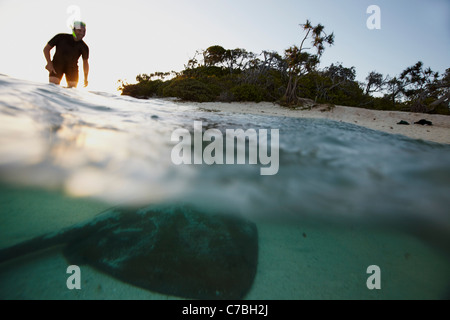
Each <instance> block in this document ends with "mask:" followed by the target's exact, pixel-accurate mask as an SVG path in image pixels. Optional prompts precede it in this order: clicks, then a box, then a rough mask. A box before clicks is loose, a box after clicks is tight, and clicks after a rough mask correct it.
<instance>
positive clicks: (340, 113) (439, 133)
mask: <svg viewBox="0 0 450 320" xmlns="http://www.w3.org/2000/svg"><path fill="white" fill-rule="evenodd" d="M190 104H191V105H193V106H195V107H197V108H198V109H200V110H206V111H215V112H231V113H246V114H258V115H268V116H279V117H294V118H316V119H317V118H318V119H330V120H335V121H340V122H347V123H352V124H356V125H359V126H363V127H366V128H369V129H373V130H378V131H383V132H386V133H391V134H400V135H404V136H407V137H409V138H413V139H421V140H425V141H431V142H437V143H443V144H450V116H447V115H440V114H425V113H413V112H403V111H384V110H372V109H364V108H357V107H347V106H339V105H337V106H335V107H334V108H332V109H331V110H327V109H328V108H327V105H317V106H315V107H312V108H311V109H300V108H292V109H291V108H287V107H282V106H280V105H278V104H275V103H271V102H259V103H256V102H232V103H227V102H192V103H191V102H190ZM421 119H425V120H428V121H431V122H432V123H433V125H432V126H429V125H420V124H414V122H417V121H419V120H421ZM402 120H403V121H407V122H408V123H409V125H400V124H398V122H400V121H402Z"/></svg>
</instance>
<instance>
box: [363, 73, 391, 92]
mask: <svg viewBox="0 0 450 320" xmlns="http://www.w3.org/2000/svg"><path fill="white" fill-rule="evenodd" d="M366 81H367V83H366V88H365V93H366V95H369V94H371V93H373V92H380V91H381V90H383V87H384V86H385V85H386V81H387V78H386V79H384V78H383V75H382V74H381V73H378V72H376V71H372V72H370V73H369V75H368V76H367V77H366Z"/></svg>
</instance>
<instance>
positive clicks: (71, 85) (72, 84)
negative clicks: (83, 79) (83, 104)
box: [67, 80, 78, 88]
mask: <svg viewBox="0 0 450 320" xmlns="http://www.w3.org/2000/svg"><path fill="white" fill-rule="evenodd" d="M77 85H78V81H69V80H67V86H68V87H69V88H76V87H77Z"/></svg>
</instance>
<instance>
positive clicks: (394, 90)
mask: <svg viewBox="0 0 450 320" xmlns="http://www.w3.org/2000/svg"><path fill="white" fill-rule="evenodd" d="M386 84H387V89H388V94H387V95H385V97H386V98H388V99H391V100H392V107H393V108H394V109H395V103H396V101H397V97H398V96H399V95H400V94H402V93H403V90H404V89H403V88H404V82H403V81H401V80H399V79H398V78H397V77H394V78H390V77H389V75H388V76H387V78H386Z"/></svg>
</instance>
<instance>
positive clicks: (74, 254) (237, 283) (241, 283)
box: [0, 205, 258, 299]
mask: <svg viewBox="0 0 450 320" xmlns="http://www.w3.org/2000/svg"><path fill="white" fill-rule="evenodd" d="M56 245H64V246H63V254H64V256H65V258H66V259H67V260H68V262H69V263H70V264H76V265H83V264H88V265H91V266H93V267H94V268H96V269H97V270H99V271H102V272H104V273H106V274H109V275H111V276H113V277H115V278H117V279H119V280H122V281H123V282H126V283H129V284H132V285H135V286H137V287H141V288H144V289H147V290H150V291H154V292H159V293H163V294H167V295H174V296H179V297H183V298H189V299H191V298H192V299H241V298H244V297H245V295H246V294H247V292H248V291H249V289H250V288H251V286H252V284H253V280H254V277H255V274H256V268H257V260H258V235H257V229H256V226H255V224H254V223H253V222H250V221H248V220H246V219H243V218H241V217H237V216H234V215H228V214H210V213H205V212H202V211H200V210H198V209H195V208H194V207H192V206H186V205H176V206H174V205H171V206H150V207H145V208H139V209H130V208H120V207H116V208H112V209H109V210H107V211H106V212H104V213H102V214H100V215H99V216H98V217H96V218H94V219H92V220H90V221H88V222H85V223H80V224H77V225H74V226H72V227H69V228H66V229H62V230H61V231H58V232H55V233H50V234H46V235H43V236H39V237H36V238H34V239H31V240H28V241H25V242H22V243H19V244H17V245H14V246H12V247H8V248H5V249H2V250H0V263H3V262H6V261H8V260H11V259H15V258H17V257H20V256H23V255H25V254H29V253H35V252H37V251H39V250H43V249H46V248H49V247H53V246H56Z"/></svg>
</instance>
